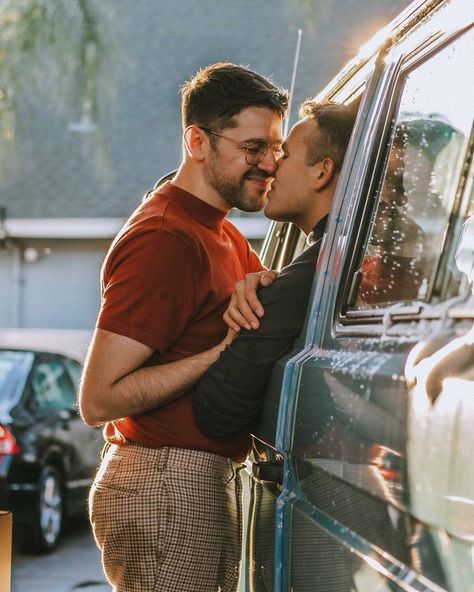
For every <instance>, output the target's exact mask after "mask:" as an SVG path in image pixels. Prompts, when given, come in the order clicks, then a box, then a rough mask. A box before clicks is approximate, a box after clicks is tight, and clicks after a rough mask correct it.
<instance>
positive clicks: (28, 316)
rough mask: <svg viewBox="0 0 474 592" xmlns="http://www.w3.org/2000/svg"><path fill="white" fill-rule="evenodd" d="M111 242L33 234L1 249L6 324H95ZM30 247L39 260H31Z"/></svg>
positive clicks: (0, 312)
mask: <svg viewBox="0 0 474 592" xmlns="http://www.w3.org/2000/svg"><path fill="white" fill-rule="evenodd" d="M109 242H110V241H108V240H107V241H102V240H88V241H81V240H70V241H67V240H34V239H28V240H23V241H21V242H16V243H14V245H15V246H14V245H13V244H12V245H10V246H9V247H8V248H7V249H3V250H0V286H1V288H2V289H1V298H0V326H1V327H26V328H65V329H91V328H93V326H94V323H95V319H96V316H97V312H98V310H99V304H100V283H99V274H100V268H101V265H102V261H103V259H104V257H105V253H106V251H107V249H108V245H109ZM19 249H21V251H22V253H23V257H19ZM26 249H35V250H36V251H37V252H38V254H39V258H38V260H37V261H33V262H28V261H27V260H25V250H26Z"/></svg>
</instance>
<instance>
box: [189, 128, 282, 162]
mask: <svg viewBox="0 0 474 592" xmlns="http://www.w3.org/2000/svg"><path fill="white" fill-rule="evenodd" d="M199 127H201V126H199ZM201 129H202V131H203V132H206V134H212V135H213V136H218V137H219V138H224V140H229V142H232V143H233V144H235V145H236V146H238V147H239V149H240V150H245V162H246V163H247V164H248V165H250V166H256V165H258V164H260V163H261V162H262V160H263V159H264V158H265V156H266V155H267V152H268V149H269V148H270V149H271V151H272V152H273V156H274V157H275V160H278V159H279V158H281V157H282V156H283V148H282V147H281V146H278V145H276V146H270V145H269V144H263V143H261V142H260V143H259V142H246V143H242V142H239V141H238V140H234V138H229V137H228V136H223V135H222V134H219V133H217V132H215V131H213V130H211V129H209V128H208V127H201Z"/></svg>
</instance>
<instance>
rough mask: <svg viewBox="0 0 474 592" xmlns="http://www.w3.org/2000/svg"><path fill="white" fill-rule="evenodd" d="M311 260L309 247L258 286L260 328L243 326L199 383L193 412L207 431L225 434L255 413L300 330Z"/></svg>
mask: <svg viewBox="0 0 474 592" xmlns="http://www.w3.org/2000/svg"><path fill="white" fill-rule="evenodd" d="M315 261H316V259H315V256H314V254H313V253H310V254H309V256H306V257H304V258H303V259H302V260H298V261H296V262H295V263H293V264H292V265H291V266H289V267H287V268H286V269H285V270H284V271H283V272H282V273H281V274H280V276H279V278H278V279H277V280H276V281H275V282H274V283H273V284H272V285H271V286H269V287H268V288H263V289H261V290H260V292H259V298H260V301H261V303H262V305H263V307H264V309H265V316H264V317H263V318H262V319H261V321H260V328H259V329H258V330H257V331H245V330H242V332H241V333H239V335H238V336H237V337H236V338H235V339H234V341H233V342H232V343H231V344H230V345H229V346H228V347H227V348H226V349H225V350H224V351H223V352H222V354H221V355H220V357H219V359H218V361H217V362H215V363H214V364H213V365H212V366H211V367H210V368H209V370H208V371H207V372H206V374H205V375H204V377H203V379H202V380H201V381H200V383H199V384H198V386H197V388H196V390H195V393H194V402H193V405H194V415H195V419H196V422H197V424H198V426H199V428H200V430H201V431H202V432H203V434H205V435H206V436H209V437H220V436H227V435H229V434H232V433H233V432H235V431H237V430H240V429H243V428H246V427H249V426H251V425H252V424H253V423H254V422H255V420H256V419H257V417H258V414H259V411H260V408H261V405H262V401H263V396H264V393H265V389H266V386H267V383H268V380H269V378H270V374H271V371H272V368H273V364H274V363H275V362H276V361H277V360H278V359H279V358H280V357H282V356H283V355H284V354H285V353H286V352H287V351H288V350H289V349H290V348H291V346H292V344H293V342H294V340H295V339H296V337H298V335H299V333H300V332H301V329H302V326H303V323H304V319H305V316H306V308H307V305H308V300H309V294H310V291H311V285H312V280H313V276H314V270H315Z"/></svg>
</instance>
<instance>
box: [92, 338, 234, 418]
mask: <svg viewBox="0 0 474 592" xmlns="http://www.w3.org/2000/svg"><path fill="white" fill-rule="evenodd" d="M224 346H225V343H221V344H219V345H217V346H215V347H213V348H211V349H209V350H207V351H205V352H202V353H200V354H197V355H195V356H192V357H189V358H185V359H183V360H179V361H176V362H171V363H168V364H162V365H158V366H147V367H142V368H139V369H137V370H133V371H132V372H129V373H128V374H125V375H124V376H122V377H120V378H118V379H117V380H115V381H113V382H112V383H110V382H109V381H107V380H104V374H103V373H101V372H97V371H94V372H92V371H91V372H89V373H88V370H87V368H86V370H85V372H84V377H83V382H82V387H81V395H80V400H81V412H82V415H83V418H84V420H85V421H86V423H88V424H89V425H100V424H102V423H105V422H107V421H112V420H115V419H119V418H121V417H127V416H131V415H137V414H139V413H144V412H146V411H150V410H151V409H154V408H156V407H160V406H161V405H164V404H166V403H168V402H170V401H172V400H173V399H175V398H177V397H178V396H180V395H181V394H183V393H184V392H186V391H187V390H189V389H190V388H191V387H192V386H193V385H194V384H195V383H196V382H197V381H198V380H199V379H200V378H201V377H202V376H203V374H204V373H205V371H206V370H207V368H209V366H210V365H211V364H212V363H213V362H215V361H216V360H217V358H218V357H219V354H220V352H221V351H222V349H223V348H224Z"/></svg>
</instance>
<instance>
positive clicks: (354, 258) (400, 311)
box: [335, 25, 474, 335]
mask: <svg viewBox="0 0 474 592" xmlns="http://www.w3.org/2000/svg"><path fill="white" fill-rule="evenodd" d="M471 27H472V25H470V26H467V27H463V28H462V29H459V30H457V31H454V32H452V33H450V34H448V35H445V36H441V35H436V36H434V37H430V38H429V39H428V40H426V41H425V42H424V43H422V44H421V45H420V46H418V47H416V48H415V49H413V50H412V51H410V52H408V53H406V54H402V55H400V57H399V58H398V60H397V62H395V63H392V64H389V65H388V66H387V67H388V68H393V72H392V82H391V88H390V89H389V90H388V92H387V94H386V96H385V101H386V105H385V108H384V109H383V110H382V113H381V115H380V117H379V126H378V129H377V131H376V138H375V142H374V150H373V153H372V155H371V158H370V161H369V165H368V170H371V171H372V173H371V174H370V175H368V176H367V177H366V179H365V181H364V183H363V185H362V187H361V190H360V192H359V193H360V195H369V196H370V198H369V199H367V200H359V204H358V206H359V207H358V209H357V211H356V213H355V221H354V227H355V228H357V231H355V232H353V233H352V234H351V236H350V242H349V244H348V248H347V252H348V256H347V258H346V260H345V264H344V267H343V270H342V276H341V277H342V278H346V279H343V280H342V281H341V283H340V285H339V287H338V293H337V297H336V307H335V311H336V315H335V321H336V323H335V328H336V333H337V334H341V335H348V334H349V333H350V334H352V333H354V331H355V332H356V333H357V334H359V335H360V334H364V333H370V334H374V333H380V332H385V330H386V328H387V327H388V326H392V325H394V324H395V323H399V322H401V323H404V324H405V327H406V323H407V321H418V320H421V319H426V318H439V317H440V316H441V314H442V313H441V311H440V312H439V314H438V313H436V312H435V311H434V310H433V309H434V308H436V306H437V304H436V303H435V304H430V303H429V302H426V303H422V302H418V301H412V302H409V303H406V304H402V303H393V304H390V305H388V306H386V307H383V308H382V307H380V308H372V309H364V310H350V309H349V310H348V307H349V306H351V305H353V302H351V300H352V301H353V300H354V297H355V296H356V295H357V290H358V285H359V282H358V277H359V276H360V273H358V270H359V268H360V264H361V257H362V256H363V254H364V253H365V252H366V248H367V242H368V240H369V239H370V229H371V219H372V217H373V215H374V214H375V213H376V210H377V207H378V200H376V199H375V198H376V190H377V187H378V186H379V184H380V181H381V179H382V174H383V173H384V170H385V166H384V165H385V161H386V156H387V148H388V140H389V138H390V136H391V134H392V132H393V126H394V121H393V119H394V117H396V115H397V113H398V109H399V106H400V102H401V99H402V95H403V88H404V86H405V81H406V78H407V76H408V75H409V74H410V73H411V72H412V71H414V70H416V69H417V68H418V67H420V66H422V65H423V64H424V63H426V62H428V61H429V60H430V59H431V58H433V57H434V56H436V55H437V54H438V53H440V52H441V51H443V50H444V49H445V48H446V47H448V46H449V45H451V44H452V43H454V42H455V41H456V40H457V39H459V38H460V37H461V36H462V35H463V34H464V33H466V32H467V31H468V30H469V29H470V28H471ZM440 37H442V38H441V40H440ZM397 51H400V48H398V47H397V45H395V46H393V47H392V48H391V49H390V50H389V53H388V56H390V55H391V54H392V56H393V54H394V53H395V52H397ZM473 142H474V133H473V131H472V130H471V137H470V139H469V141H468V146H467V148H466V151H465V153H464V156H463V158H464V163H463V170H462V173H461V174H460V177H459V179H458V185H457V188H456V194H455V198H454V200H453V206H452V209H451V212H450V216H449V219H448V221H447V224H446V232H445V235H444V243H443V247H442V249H441V250H440V255H439V256H438V257H437V260H436V261H435V264H434V266H433V273H432V277H431V281H430V285H429V291H428V294H427V298H428V299H429V298H431V295H432V290H433V287H434V286H436V285H437V281H438V278H439V276H440V274H441V272H442V271H443V269H442V263H443V260H445V257H446V252H447V249H446V246H447V241H449V242H450V243H451V244H450V245H449V246H450V247H451V246H452V240H453V239H454V237H453V236H452V233H450V232H449V230H450V229H451V228H452V225H453V224H454V222H455V214H456V213H457V212H459V208H460V206H461V205H462V203H463V201H464V197H465V189H466V185H467V184H468V180H469V175H468V172H469V169H471V170H472V167H473ZM466 296H467V295H466ZM445 302H446V300H443V301H441V302H440V303H439V304H440V305H443V304H444V303H445ZM427 308H429V310H425V309H427ZM438 308H441V307H438ZM458 316H459V311H457V314H456V315H455V318H458ZM473 316H474V314H473V311H469V310H466V317H467V318H472V317H473ZM354 325H358V327H357V328H356V327H354ZM382 326H383V329H382Z"/></svg>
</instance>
